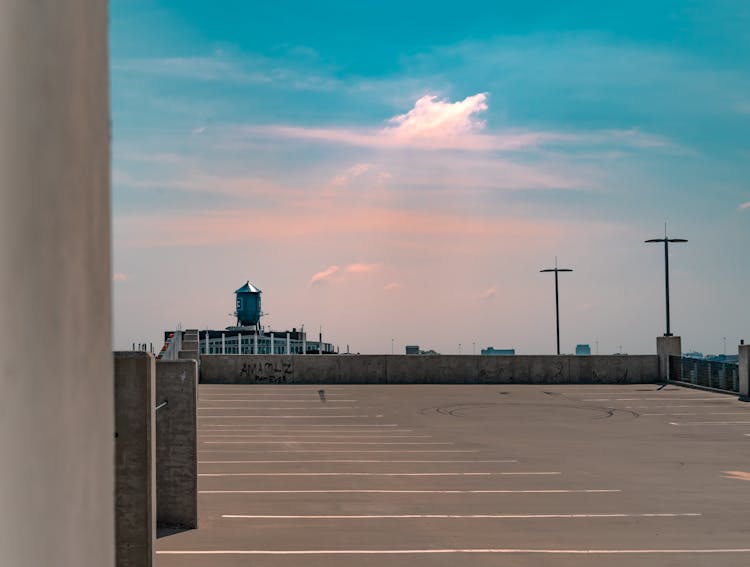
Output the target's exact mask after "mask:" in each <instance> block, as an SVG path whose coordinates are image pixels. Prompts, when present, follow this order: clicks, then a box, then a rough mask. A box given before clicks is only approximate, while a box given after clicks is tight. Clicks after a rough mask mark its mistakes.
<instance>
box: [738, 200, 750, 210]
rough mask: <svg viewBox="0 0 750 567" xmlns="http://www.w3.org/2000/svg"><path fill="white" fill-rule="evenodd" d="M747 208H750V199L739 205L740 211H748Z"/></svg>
mask: <svg viewBox="0 0 750 567" xmlns="http://www.w3.org/2000/svg"><path fill="white" fill-rule="evenodd" d="M747 209H750V201H747V202H746V203H741V204H740V206H739V207H737V210H738V211H746V210H747Z"/></svg>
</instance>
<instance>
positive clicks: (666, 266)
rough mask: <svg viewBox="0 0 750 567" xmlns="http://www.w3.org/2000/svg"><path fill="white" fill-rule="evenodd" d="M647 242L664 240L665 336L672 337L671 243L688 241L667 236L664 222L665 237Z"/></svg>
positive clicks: (647, 241)
mask: <svg viewBox="0 0 750 567" xmlns="http://www.w3.org/2000/svg"><path fill="white" fill-rule="evenodd" d="M645 242H646V243H647V244H650V243H652V242H663V243H664V289H665V296H666V303H667V332H666V333H664V336H665V337H671V336H672V331H671V329H670V326H669V244H670V242H671V243H682V242H687V240H685V239H684V238H668V237H667V225H666V223H665V224H664V238H652V239H650V240H646V241H645Z"/></svg>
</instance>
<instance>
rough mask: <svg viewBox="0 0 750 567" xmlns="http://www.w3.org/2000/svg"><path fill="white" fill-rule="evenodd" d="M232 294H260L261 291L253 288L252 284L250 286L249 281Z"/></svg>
mask: <svg viewBox="0 0 750 567" xmlns="http://www.w3.org/2000/svg"><path fill="white" fill-rule="evenodd" d="M234 293H261V291H260V290H259V289H258V288H257V287H255V286H254V285H253V284H251V283H250V282H249V281H247V282H245V285H243V286H242V287H241V288H240V289H238V290H237V291H235V292H234Z"/></svg>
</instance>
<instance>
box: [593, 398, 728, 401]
mask: <svg viewBox="0 0 750 567" xmlns="http://www.w3.org/2000/svg"><path fill="white" fill-rule="evenodd" d="M670 399H671V400H673V401H688V402H700V401H707V400H713V401H715V400H717V399H718V398H690V397H684V398H670ZM581 401H582V402H637V401H642V402H653V401H661V402H663V401H664V398H587V399H584V400H581Z"/></svg>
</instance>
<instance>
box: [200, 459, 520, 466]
mask: <svg viewBox="0 0 750 567" xmlns="http://www.w3.org/2000/svg"><path fill="white" fill-rule="evenodd" d="M517 462H518V459H495V460H486V461H459V460H443V461H404V460H387V461H386V460H383V459H307V460H293V461H290V460H284V461H279V460H276V461H257V460H255V461H198V464H211V465H219V464H229V463H264V464H268V463H517Z"/></svg>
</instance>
